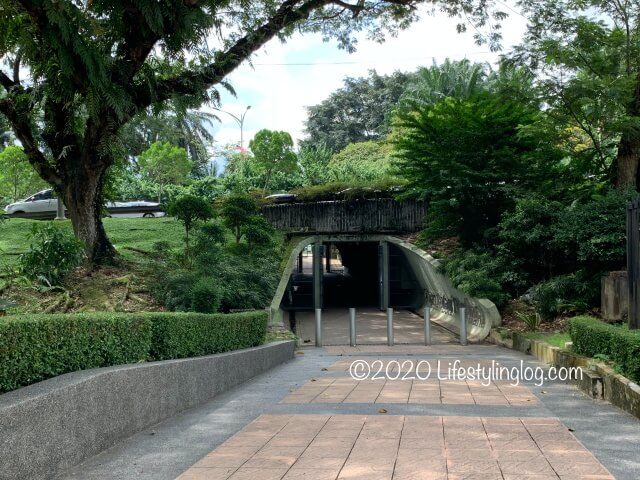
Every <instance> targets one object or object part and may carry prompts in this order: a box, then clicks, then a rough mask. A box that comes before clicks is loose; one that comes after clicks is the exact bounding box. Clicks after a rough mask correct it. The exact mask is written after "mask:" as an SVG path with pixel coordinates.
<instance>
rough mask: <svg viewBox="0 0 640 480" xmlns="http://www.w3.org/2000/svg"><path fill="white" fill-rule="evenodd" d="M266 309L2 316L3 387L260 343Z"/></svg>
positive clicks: (0, 370)
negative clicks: (221, 311) (126, 364)
mask: <svg viewBox="0 0 640 480" xmlns="http://www.w3.org/2000/svg"><path fill="white" fill-rule="evenodd" d="M266 330H267V313H266V312H242V313H232V314H228V315H225V314H212V315H208V314H201V313H141V314H129V313H94V314H89V313H85V314H69V315H16V316H11V317H5V318H1V319H0V392H8V391H10V390H15V389H16V388H19V387H22V386H25V385H29V384H31V383H35V382H38V381H40V380H44V379H46V378H51V377H55V376H56V375H61V374H63V373H67V372H73V371H77V370H85V369H89V368H98V367H107V366H110V365H121V364H125V363H137V362H144V361H152V360H167V359H172V358H185V357H192V356H199V355H210V354H214V353H221V352H227V351H229V350H235V349H240V348H248V347H253V346H256V345H260V344H261V343H263V342H264V338H265V335H266Z"/></svg>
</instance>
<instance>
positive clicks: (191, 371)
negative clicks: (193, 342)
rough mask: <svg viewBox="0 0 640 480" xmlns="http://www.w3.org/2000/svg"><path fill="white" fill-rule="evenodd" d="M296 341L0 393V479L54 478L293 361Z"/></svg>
mask: <svg viewBox="0 0 640 480" xmlns="http://www.w3.org/2000/svg"><path fill="white" fill-rule="evenodd" d="M293 355H294V342H291V341H287V342H275V343H271V344H268V345H262V346H259V347H255V348H250V349H244V350H237V351H233V352H227V353H222V354H218V355H209V356H205V357H196V358H186V359H179V360H167V361H162V362H149V363H139V364H133V365H120V366H114V367H107V368H99V369H93V370H85V371H80V372H74V373H68V374H65V375H61V376H59V377H56V378H52V379H49V380H45V381H43V382H40V383H37V384H34V385H30V386H28V387H24V388H21V389H19V390H16V391H13V392H9V393H6V394H4V395H1V396H0V465H2V468H0V479H7V480H9V479H15V478H29V479H33V480H37V479H45V478H53V477H55V476H56V475H57V474H59V473H61V472H63V471H64V470H66V469H68V468H70V467H72V466H74V465H77V464H79V463H80V462H82V461H83V460H85V459H86V458H89V457H91V456H93V455H96V454H98V453H100V452H101V451H103V450H106V449H108V448H110V447H112V446H113V445H115V444H116V443H118V442H119V441H121V440H123V439H125V438H127V437H129V436H131V435H133V434H135V433H137V432H139V431H141V430H144V429H145V428H148V427H150V426H152V425H154V424H156V423H158V422H160V421H162V420H165V419H167V418H169V417H171V416H173V415H175V414H177V413H179V412H181V411H183V410H186V409H189V408H192V407H195V406H198V405H201V404H203V403H205V402H207V401H209V400H211V399H212V398H213V397H215V396H216V395H218V394H220V393H222V392H224V391H226V390H229V389H230V388H232V387H234V386H236V385H238V384H240V383H242V382H244V381H246V380H249V379H250V378H252V377H255V376H256V375H259V374H260V373H263V372H265V371H267V370H269V369H271V368H273V367H275V366H276V365H279V364H281V363H283V362H286V361H288V360H290V359H292V358H293Z"/></svg>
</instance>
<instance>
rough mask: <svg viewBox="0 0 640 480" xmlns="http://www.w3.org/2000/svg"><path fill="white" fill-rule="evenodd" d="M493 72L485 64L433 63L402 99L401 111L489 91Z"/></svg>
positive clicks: (416, 77) (450, 61)
mask: <svg viewBox="0 0 640 480" xmlns="http://www.w3.org/2000/svg"><path fill="white" fill-rule="evenodd" d="M490 72H491V69H490V67H489V65H488V64H486V63H471V62H470V61H469V60H466V59H465V60H453V61H452V60H449V59H446V60H445V61H444V63H442V65H437V64H436V63H435V61H434V63H433V65H432V66H430V67H424V68H420V69H419V70H418V71H417V72H416V73H415V74H414V78H413V80H412V81H410V83H409V86H408V87H407V89H406V90H405V92H404V93H403V95H402V96H401V97H400V101H399V103H398V108H399V109H400V110H401V111H407V110H413V109H415V108H416V107H423V106H427V105H433V104H435V103H438V102H439V101H440V100H442V99H444V98H447V97H455V98H469V97H470V96H471V95H473V94H475V93H478V92H480V91H482V90H484V89H486V83H487V80H488V77H489V74H490Z"/></svg>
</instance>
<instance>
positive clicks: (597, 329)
mask: <svg viewBox="0 0 640 480" xmlns="http://www.w3.org/2000/svg"><path fill="white" fill-rule="evenodd" d="M569 333H570V335H571V341H572V342H573V350H574V351H575V352H576V353H579V354H581V355H585V356H588V357H596V356H598V355H599V356H606V357H608V358H610V359H611V360H612V361H613V362H615V364H616V368H618V369H619V370H620V372H622V373H623V374H624V375H626V376H627V377H629V378H630V379H631V380H634V381H636V382H637V381H640V332H639V331H631V330H628V329H627V328H626V327H624V326H614V325H609V324H607V323H604V322H603V321H601V320H598V319H597V318H593V317H587V316H581V317H575V318H572V319H570V320H569Z"/></svg>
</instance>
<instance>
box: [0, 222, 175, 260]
mask: <svg viewBox="0 0 640 480" xmlns="http://www.w3.org/2000/svg"><path fill="white" fill-rule="evenodd" d="M103 221H104V226H105V229H106V230H107V235H108V236H109V238H110V239H111V242H112V243H113V244H114V246H115V247H116V249H117V250H118V252H119V253H120V254H121V255H122V256H123V257H125V258H127V259H134V258H136V257H138V258H139V256H140V254H139V253H136V252H135V251H133V250H130V249H131V248H134V249H138V250H144V251H150V250H151V249H152V247H153V244H154V243H156V242H159V241H164V242H168V243H169V244H170V245H171V246H172V247H179V246H181V245H182V244H183V238H184V227H183V226H182V224H180V223H179V222H178V221H176V220H175V219H173V218H169V217H161V218H105V219H104V220H103ZM34 223H42V222H41V221H38V220H27V219H22V218H11V219H8V220H6V221H5V222H4V223H2V224H0V268H2V267H3V266H9V265H14V264H15V263H16V262H17V260H18V255H19V254H21V253H24V252H26V251H27V250H28V249H29V239H28V236H29V232H30V231H31V226H32V225H33V224H34ZM59 223H60V225H63V226H64V227H65V228H68V229H69V231H71V222H70V221H69V220H66V221H61V222H59Z"/></svg>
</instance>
